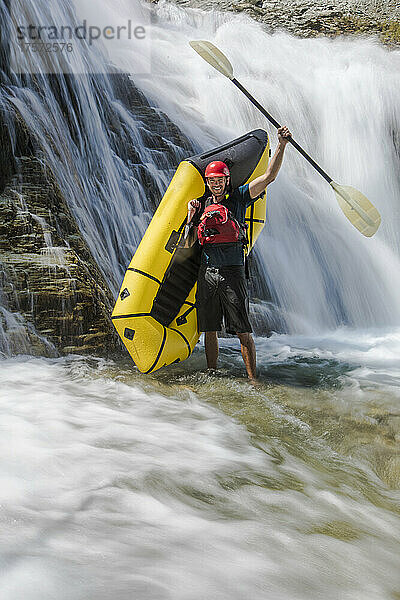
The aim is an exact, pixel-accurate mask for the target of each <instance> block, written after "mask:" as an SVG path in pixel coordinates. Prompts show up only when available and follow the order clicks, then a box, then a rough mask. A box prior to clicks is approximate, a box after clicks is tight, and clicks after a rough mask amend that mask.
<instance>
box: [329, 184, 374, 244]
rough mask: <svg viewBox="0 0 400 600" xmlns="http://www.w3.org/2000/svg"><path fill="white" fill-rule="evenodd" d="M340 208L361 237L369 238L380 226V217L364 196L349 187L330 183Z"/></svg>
mask: <svg viewBox="0 0 400 600" xmlns="http://www.w3.org/2000/svg"><path fill="white" fill-rule="evenodd" d="M330 185H331V186H332V187H333V189H334V190H335V195H336V199H337V201H338V203H339V206H340V208H341V209H342V211H343V212H344V214H345V215H346V217H347V218H348V219H349V221H350V223H352V224H353V225H354V227H356V228H357V229H358V231H360V232H361V233H362V234H363V235H365V236H367V237H371V236H373V235H374V233H376V232H377V230H378V227H379V225H380V224H381V215H380V214H379V212H378V211H377V210H376V208H375V206H374V205H373V204H371V202H370V201H369V200H368V198H367V197H366V196H364V194H362V193H361V192H359V191H358V190H356V189H355V188H353V187H350V186H349V185H339V184H338V183H335V182H334V181H331V183H330Z"/></svg>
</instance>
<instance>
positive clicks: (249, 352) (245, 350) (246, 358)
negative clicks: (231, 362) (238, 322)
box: [237, 333, 257, 381]
mask: <svg viewBox="0 0 400 600" xmlns="http://www.w3.org/2000/svg"><path fill="white" fill-rule="evenodd" d="M237 336H238V338H239V340H240V349H241V351H242V357H243V362H244V364H245V367H246V371H247V375H248V378H249V379H251V380H252V381H254V380H256V379H257V373H256V347H255V345H254V340H253V336H252V335H251V333H238V334H237Z"/></svg>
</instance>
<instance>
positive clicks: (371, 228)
mask: <svg viewBox="0 0 400 600" xmlns="http://www.w3.org/2000/svg"><path fill="white" fill-rule="evenodd" d="M189 43H190V45H191V47H192V48H193V50H195V51H196V52H197V53H198V54H200V56H201V57H202V58H203V59H204V60H205V61H207V62H208V63H209V64H210V65H211V66H212V67H214V69H216V70H217V71H219V72H220V73H222V75H225V77H228V79H230V80H231V81H232V83H234V84H235V85H236V87H237V88H239V90H240V91H241V92H243V94H244V95H245V96H247V98H248V99H249V100H250V102H252V103H253V104H254V106H256V107H257V108H258V110H259V111H260V112H262V114H263V115H264V116H265V117H267V119H268V120H269V121H270V122H271V123H272V125H274V126H275V127H276V128H278V129H279V127H280V126H281V125H280V124H279V123H278V121H276V120H275V119H274V118H273V117H272V116H271V115H270V114H269V113H268V112H267V111H266V110H265V108H264V107H263V106H261V104H260V103H259V102H258V101H257V100H256V99H255V98H254V97H253V96H252V95H251V94H250V93H249V92H248V91H247V90H246V88H244V87H243V86H242V84H241V83H240V82H239V81H238V80H237V79H235V77H234V75H233V68H232V65H231V63H230V62H229V60H228V59H227V58H226V56H225V54H223V53H222V52H221V50H219V49H218V48H217V47H216V46H214V44H212V43H211V42H207V41H204V40H199V41H193V42H189ZM289 142H290V143H291V144H292V145H293V146H294V147H295V148H296V150H298V151H299V152H300V154H302V156H304V158H306V159H307V160H308V162H309V163H310V164H311V165H312V166H313V167H314V169H316V171H318V173H319V174H320V175H322V177H323V178H324V179H325V180H326V181H327V182H328V183H329V185H330V186H331V187H332V188H333V190H334V192H335V195H336V199H337V201H338V203H339V206H340V208H341V209H342V211H343V212H344V214H345V216H346V217H347V218H348V219H349V221H350V223H352V225H354V227H356V228H357V229H358V230H359V231H360V232H361V233H362V234H363V235H365V236H367V237H371V236H372V235H374V233H376V231H377V229H378V227H379V225H380V223H381V216H380V214H379V212H378V211H377V209H376V208H375V207H374V206H373V204H371V202H370V201H369V200H368V198H367V197H366V196H364V194H362V193H361V192H359V191H358V190H356V189H355V188H353V187H350V186H348V185H340V184H338V183H335V182H334V181H333V179H332V177H330V176H329V175H328V174H327V173H325V171H324V170H323V169H321V167H320V166H319V165H318V164H317V163H316V162H315V160H313V159H312V158H311V156H309V155H308V154H307V152H306V151H305V150H303V148H302V147H301V146H300V145H299V144H298V143H297V142H295V140H294V139H293V138H289Z"/></svg>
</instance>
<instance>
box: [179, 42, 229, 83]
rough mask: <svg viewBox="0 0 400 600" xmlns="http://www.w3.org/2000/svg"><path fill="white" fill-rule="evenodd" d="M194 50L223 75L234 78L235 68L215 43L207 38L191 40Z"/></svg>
mask: <svg viewBox="0 0 400 600" xmlns="http://www.w3.org/2000/svg"><path fill="white" fill-rule="evenodd" d="M189 44H190V45H191V46H192V48H193V50H195V51H196V52H197V54H200V56H201V58H204V60H205V61H206V62H208V63H209V64H210V65H211V66H212V67H214V69H217V71H219V72H220V73H222V75H225V77H228V79H233V78H234V76H233V68H232V65H231V63H230V62H229V60H228V59H227V58H226V56H225V54H223V53H222V52H221V50H219V49H218V48H217V47H216V46H214V44H212V43H211V42H207V41H205V40H194V41H192V42H189Z"/></svg>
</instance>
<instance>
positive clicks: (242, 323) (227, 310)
mask: <svg viewBox="0 0 400 600" xmlns="http://www.w3.org/2000/svg"><path fill="white" fill-rule="evenodd" d="M247 288H248V286H247V280H246V277H245V270H244V267H243V266H240V265H237V266H232V267H207V266H204V265H201V267H200V271H199V277H198V280H197V295H196V308H197V320H198V326H199V331H221V329H222V319H224V322H225V328H226V331H227V333H232V334H235V333H247V332H249V333H250V332H251V331H252V329H251V325H250V321H249V294H248V289H247Z"/></svg>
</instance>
